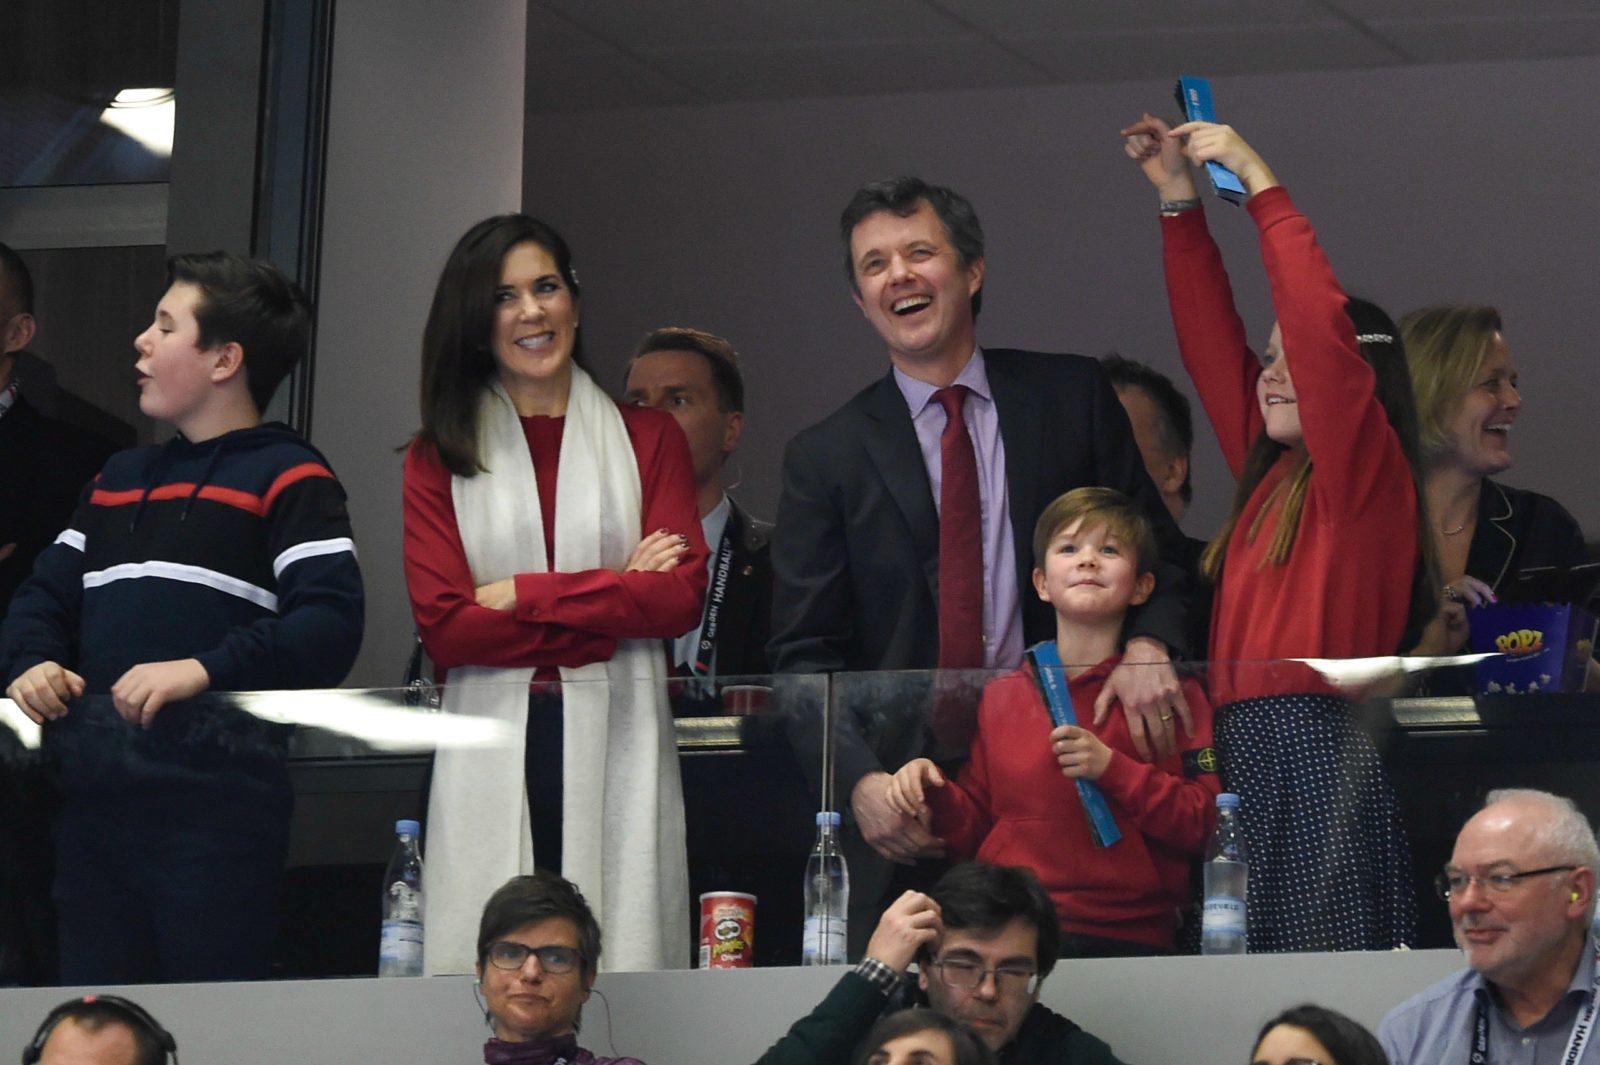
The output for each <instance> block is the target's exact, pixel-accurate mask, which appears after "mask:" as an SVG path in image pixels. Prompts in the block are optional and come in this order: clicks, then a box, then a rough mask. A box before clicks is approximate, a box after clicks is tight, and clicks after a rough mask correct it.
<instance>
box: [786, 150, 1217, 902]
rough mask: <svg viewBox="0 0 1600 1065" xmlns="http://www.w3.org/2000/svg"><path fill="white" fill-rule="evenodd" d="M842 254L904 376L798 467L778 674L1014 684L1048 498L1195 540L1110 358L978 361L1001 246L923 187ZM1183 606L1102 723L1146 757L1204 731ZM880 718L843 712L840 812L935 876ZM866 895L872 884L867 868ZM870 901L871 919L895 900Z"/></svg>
mask: <svg viewBox="0 0 1600 1065" xmlns="http://www.w3.org/2000/svg"><path fill="white" fill-rule="evenodd" d="M840 235H841V238H842V240H843V243H844V251H845V269H846V275H847V277H848V278H849V280H850V286H851V290H852V294H853V296H854V299H855V302H856V305H857V306H858V307H859V308H860V309H861V312H862V314H863V315H865V317H866V319H867V321H868V322H870V323H871V324H872V327H873V328H874V329H875V330H876V331H877V333H878V336H879V337H880V338H881V339H882V341H883V342H884V344H885V345H886V346H887V348H888V353H889V361H890V364H891V369H890V372H889V373H888V374H887V375H886V376H884V377H883V378H880V379H879V380H878V381H877V382H876V383H874V384H872V385H870V386H869V387H867V388H866V389H865V390H863V391H862V392H860V393H859V394H857V395H856V396H855V398H853V399H851V400H850V401H849V402H848V403H846V404H845V405H844V406H843V407H842V408H840V409H839V410H837V411H835V412H834V413H833V414H831V415H829V416H828V417H827V418H825V419H823V420H822V421H821V422H820V423H818V424H817V425H815V426H812V427H811V428H809V429H807V430H805V431H804V432H802V433H800V434H799V435H798V436H796V437H795V438H794V439H793V440H792V441H790V443H789V446H788V448H787V451H786V453H785V456H784V464H783V495H782V499H781V501H780V503H779V505H778V521H777V527H776V530H775V532H774V536H773V550H772V559H773V570H774V577H775V584H774V599H773V636H772V642H771V643H770V645H769V650H770V652H771V657H772V659H773V667H774V669H776V670H777V671H779V672H835V671H841V670H851V671H853V670H927V669H935V668H941V669H975V668H988V669H1011V668H1014V667H1015V666H1016V665H1017V664H1018V663H1019V662H1020V661H1021V659H1022V654H1023V651H1024V649H1025V647H1026V646H1027V645H1028V644H1031V643H1033V642H1036V641H1039V640H1043V639H1048V638H1051V637H1052V636H1053V635H1054V624H1053V619H1052V616H1051V612H1050V609H1049V606H1048V604H1046V603H1044V602H1042V601H1040V600H1039V599H1038V597H1037V596H1036V595H1034V594H1033V591H1032V587H1031V583H1030V562H1031V553H1030V548H1029V546H1028V545H1029V542H1030V537H1031V536H1032V532H1033V525H1034V521H1035V519H1036V518H1037V517H1038V515H1039V513H1040V511H1042V510H1043V509H1044V507H1045V506H1046V504H1048V503H1049V502H1050V501H1051V500H1052V499H1054V498H1055V497H1056V496H1058V495H1060V494H1061V493H1062V492H1065V491H1068V490H1070V489H1073V488H1077V487H1080V486H1083V485H1106V486H1110V487H1113V488H1117V489H1120V490H1122V491H1123V492H1126V493H1127V494H1129V495H1130V496H1132V497H1133V498H1134V499H1136V500H1138V501H1139V502H1140V504H1141V506H1142V507H1143V509H1144V510H1145V512H1146V513H1147V514H1148V515H1149V516H1150V518H1151V520H1152V521H1153V522H1154V523H1155V526H1156V529H1157V530H1158V534H1157V535H1158V540H1159V541H1160V543H1161V546H1162V550H1163V553H1165V552H1166V551H1168V550H1171V549H1175V548H1176V546H1177V545H1178V543H1179V542H1180V540H1181V534H1180V533H1179V531H1178V528H1177V526H1176V525H1175V524H1174V523H1173V521H1172V518H1171V515H1170V514H1169V513H1168V512H1167V510H1166V508H1165V507H1164V506H1163V505H1162V502H1161V497H1160V495H1159V493H1158V492H1157V491H1156V489H1155V487H1154V486H1153V485H1152V484H1151V482H1150V479H1149V476H1148V475H1147V474H1146V473H1145V469H1144V464H1143V462H1142V460H1141V458H1140V455H1139V450H1138V447H1137V445H1136V444H1135V442H1134V438H1133V433H1132V430H1131V429H1130V428H1129V425H1128V419H1127V416H1126V415H1125V414H1124V412H1123V409H1122V406H1121V405H1120V404H1119V403H1118V401H1117V397H1116V394H1115V393H1114V392H1113V390H1112V388H1111V386H1110V384H1109V383H1108V381H1107V380H1106V377H1105V375H1104V373H1103V372H1102V371H1101V369H1100V367H1099V365H1098V364H1097V363H1096V362H1095V361H1094V360H1092V359H1087V358H1083V357H1081V356H1076V355H1047V354H1041V353H1038V352H1028V351H1013V350H1006V349H996V348H989V349H982V348H980V347H979V346H978V343H977V337H976V320H977V316H978V312H979V309H980V307H981V304H982V299H983V280H984V258H983V230H982V227H981V226H980V225H979V223H978V219H977V216H976V214H975V213H974V211H973V209H972V205H971V204H970V203H968V202H967V201H966V200H965V199H964V198H963V197H961V196H960V195H959V194H957V193H955V192H953V191H951V190H949V189H946V188H941V187H939V186H934V185H929V184H927V183H925V182H923V181H921V180H919V179H917V178H896V179H892V180H888V181H880V182H874V183H872V184H869V185H866V186H864V187H862V188H861V189H860V190H858V191H857V192H856V194H855V196H854V197H853V198H852V199H851V201H850V203H849V204H848V205H847V206H846V208H845V210H844V212H843V214H842V216H841V218H840ZM1186 591H1187V580H1186V578H1185V577H1184V576H1183V574H1182V571H1181V570H1179V569H1178V568H1177V567H1173V566H1163V567H1162V568H1160V569H1159V570H1158V571H1157V591H1156V594H1155V595H1154V596H1152V597H1151V600H1150V602H1149V603H1147V604H1146V605H1145V606H1144V607H1142V608H1140V609H1139V610H1138V611H1137V612H1136V613H1134V614H1133V615H1131V616H1130V620H1129V626H1128V630H1127V633H1126V635H1127V636H1128V637H1129V638H1128V640H1127V654H1126V656H1125V658H1124V663H1123V665H1121V666H1120V667H1119V668H1118V669H1117V670H1116V672H1115V673H1113V674H1112V676H1111V678H1110V679H1109V680H1108V681H1107V685H1106V697H1105V698H1104V699H1103V700H1102V702H1101V705H1100V706H1099V707H1098V708H1097V711H1098V713H1100V714H1102V715H1103V714H1104V713H1106V712H1107V711H1108V709H1109V707H1110V702H1111V699H1112V698H1113V697H1115V698H1117V699H1119V700H1120V701H1121V703H1122V707H1123V712H1125V713H1126V714H1127V715H1128V718H1129V724H1130V727H1131V729H1132V732H1133V736H1134V738H1135V741H1136V742H1137V743H1138V745H1139V748H1140V750H1141V752H1144V751H1147V750H1150V749H1155V750H1158V751H1166V750H1170V749H1172V748H1173V745H1174V742H1175V736H1176V730H1177V728H1178V727H1180V726H1182V727H1185V728H1187V727H1188V724H1189V720H1188V707H1187V705H1186V704H1185V703H1184V701H1183V697H1182V694H1181V692H1180V691H1179V686H1178V680H1177V676H1176V673H1175V671H1174V670H1173V669H1172V667H1171V665H1170V662H1169V656H1176V655H1179V654H1182V653H1184V652H1186V651H1187V648H1186V647H1185V646H1184V641H1185V633H1186V632H1187V629H1186V617H1185V610H1184V599H1185V595H1186ZM924 701H929V702H931V701H934V700H924ZM873 709H875V708H869V707H863V706H851V707H848V708H847V709H846V711H842V712H841V715H840V717H841V720H840V722H839V737H838V755H837V760H836V763H835V766H836V767H835V777H834V779H835V794H836V795H837V796H838V798H839V800H840V803H841V805H843V806H845V807H846V808H847V809H848V810H849V811H850V812H851V813H852V814H853V820H854V823H855V824H856V826H857V827H858V828H859V830H860V833H861V836H862V837H863V838H864V839H865V840H866V842H867V843H869V844H871V846H872V848H873V849H874V850H875V851H877V852H878V854H880V855H882V856H883V857H884V858H888V859H890V860H893V861H897V862H901V863H909V862H912V861H914V860H915V859H917V858H919V857H932V856H936V855H938V854H939V853H940V852H941V850H942V844H941V843H940V841H939V840H938V839H936V838H935V837H933V836H932V835H930V834H929V832H928V831H927V829H926V827H925V826H923V825H921V824H919V823H918V822H916V821H915V820H912V819H910V818H906V817H904V816H901V815H899V814H896V813H894V812H893V811H892V810H891V809H890V808H889V806H888V804H887V801H886V789H887V785H888V780H889V776H888V773H887V772H886V770H891V771H892V770H893V769H895V768H897V765H893V764H892V765H885V764H884V762H885V758H884V753H883V752H881V751H875V750H874V749H873V748H872V747H871V746H870V745H869V744H868V743H867V741H866V740H865V739H864V738H863V729H862V726H863V721H862V720H860V719H858V717H859V716H861V715H864V714H866V713H867V712H868V711H870V710H873ZM809 716H811V715H804V717H806V718H809ZM814 725H815V722H811V721H809V720H808V719H807V720H802V719H797V721H796V723H795V742H796V746H797V748H798V749H799V751H800V756H801V758H802V760H804V761H810V760H812V758H811V754H812V751H813V750H814V751H815V753H816V755H817V758H816V760H818V761H820V745H819V744H818V742H817V740H816V737H814V736H812V735H810V732H811V731H812V728H813V726H814ZM902 753H906V752H904V751H897V752H895V753H894V754H893V755H892V757H893V758H897V757H899V756H900V754H902ZM910 753H920V752H915V751H913V752H910ZM808 768H809V767H808ZM852 878H853V879H857V880H858V881H859V880H860V879H863V878H861V877H859V876H858V875H857V873H856V869H855V867H852ZM863 886H865V885H863ZM856 894H858V895H860V896H868V897H864V898H862V901H863V902H875V901H876V897H877V895H878V891H877V889H876V888H870V889H868V890H866V891H860V890H858V892H857V893H856Z"/></svg>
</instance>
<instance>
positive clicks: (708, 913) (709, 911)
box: [700, 891, 756, 969]
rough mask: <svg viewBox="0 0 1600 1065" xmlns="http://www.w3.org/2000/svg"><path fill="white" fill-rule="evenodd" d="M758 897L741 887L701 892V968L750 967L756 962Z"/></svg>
mask: <svg viewBox="0 0 1600 1065" xmlns="http://www.w3.org/2000/svg"><path fill="white" fill-rule="evenodd" d="M755 948H756V897H755V896H754V895H746V894H745V893H744V892H742V891H708V892H706V893H705V894H704V895H701V896H700V968H702V969H748V968H750V966H751V965H753V964H755Z"/></svg>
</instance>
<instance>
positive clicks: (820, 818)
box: [817, 810, 839, 828]
mask: <svg viewBox="0 0 1600 1065" xmlns="http://www.w3.org/2000/svg"><path fill="white" fill-rule="evenodd" d="M823 825H831V826H833V827H834V828H838V827H839V811H837V810H821V811H819V812H818V813H817V827H818V828H821V827H822V826H823Z"/></svg>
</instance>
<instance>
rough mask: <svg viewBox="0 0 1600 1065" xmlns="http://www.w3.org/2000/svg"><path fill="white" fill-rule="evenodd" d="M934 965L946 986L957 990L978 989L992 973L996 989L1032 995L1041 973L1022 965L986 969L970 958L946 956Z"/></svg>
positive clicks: (970, 990) (969, 990) (968, 990)
mask: <svg viewBox="0 0 1600 1065" xmlns="http://www.w3.org/2000/svg"><path fill="white" fill-rule="evenodd" d="M933 967H934V968H935V969H938V970H939V979H940V980H942V981H944V986H946V987H949V988H953V989H954V990H956V991H967V992H972V991H976V990H978V988H979V987H981V986H982V985H983V980H984V977H986V976H988V975H990V974H991V973H992V974H994V989H995V990H996V991H999V992H1006V991H1017V990H1021V991H1024V992H1026V993H1027V994H1030V995H1031V994H1033V992H1034V990H1035V989H1036V988H1037V987H1038V986H1039V974H1038V973H1037V972H1036V971H1034V970H1033V969H1029V968H1027V967H1025V966H1021V965H1001V966H998V967H996V968H993V969H985V968H984V967H983V966H982V965H981V964H979V963H978V962H976V961H973V960H972V959H970V958H946V959H945V960H944V961H936V962H934V963H933Z"/></svg>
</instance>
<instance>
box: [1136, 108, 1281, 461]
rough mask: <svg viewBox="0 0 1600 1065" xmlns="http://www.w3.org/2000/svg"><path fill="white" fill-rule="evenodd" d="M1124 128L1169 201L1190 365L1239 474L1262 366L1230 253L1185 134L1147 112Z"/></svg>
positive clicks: (1176, 311)
mask: <svg viewBox="0 0 1600 1065" xmlns="http://www.w3.org/2000/svg"><path fill="white" fill-rule="evenodd" d="M1180 128H1181V127H1180ZM1122 134H1123V137H1124V138H1125V139H1124V151H1125V152H1126V153H1127V155H1128V156H1129V157H1130V158H1132V159H1134V160H1135V161H1137V162H1138V163H1139V164H1140V167H1141V169H1142V170H1143V171H1144V174H1145V177H1146V178H1147V179H1149V181H1150V183H1151V184H1152V185H1153V186H1154V187H1155V189H1156V193H1157V197H1158V200H1159V204H1160V207H1161V235H1162V261H1163V265H1164V268H1165V271H1166V279H1167V300H1168V303H1169V304H1170V306H1171V310H1172V324H1173V328H1174V330H1175V331H1176V333H1177V337H1178V350H1179V352H1180V354H1182V356H1183V365H1184V369H1186V370H1187V371H1188V373H1189V377H1190V379H1191V380H1193V381H1194V385H1195V390H1196V391H1197V392H1198V393H1199V395H1200V402H1201V404H1202V405H1204V407H1205V409H1206V414H1207V416H1208V417H1209V418H1210V419H1211V426H1212V429H1213V430H1214V431H1215V433H1216V434H1217V442H1218V444H1219V445H1220V446H1221V448H1222V455H1223V458H1224V459H1226V460H1227V463H1228V467H1229V469H1230V470H1231V471H1232V472H1233V474H1234V476H1235V477H1237V476H1239V474H1240V472H1241V471H1242V470H1243V467H1244V458H1245V454H1246V453H1247V452H1248V451H1249V450H1250V445H1251V443H1252V442H1253V441H1254V440H1255V438H1256V436H1257V434H1258V433H1259V432H1260V430H1261V416H1260V413H1259V410H1258V408H1257V406H1256V395H1255V389H1256V378H1257V377H1258V376H1259V375H1260V372H1261V370H1260V366H1259V365H1258V364H1257V362H1256V358H1255V355H1254V354H1253V353H1252V352H1251V350H1250V345H1249V343H1248V341H1247V340H1246V333H1245V327H1244V322H1243V321H1242V320H1241V319H1240V318H1239V314H1238V312H1237V311H1236V310H1235V309H1234V304H1233V289H1232V287H1231V286H1230V285H1229V283H1228V274H1227V271H1226V270H1225V269H1224V267H1223V265H1222V253H1221V251H1220V250H1218V248H1217V245H1216V242H1215V241H1213V240H1212V239H1211V233H1210V231H1209V230H1208V229H1207V228H1206V220H1205V212H1204V210H1202V209H1201V207H1200V200H1199V192H1198V190H1197V188H1196V186H1195V181H1194V178H1193V176H1192V175H1191V173H1190V171H1189V167H1188V162H1187V161H1186V159H1185V156H1184V154H1183V148H1182V143H1181V139H1180V137H1179V135H1178V133H1177V132H1176V131H1175V130H1174V129H1172V128H1171V127H1170V126H1168V125H1167V123H1165V122H1163V121H1162V120H1161V119H1159V118H1156V117H1155V116H1153V115H1149V114H1146V115H1145V116H1144V117H1143V118H1141V119H1140V120H1139V121H1138V122H1136V123H1134V124H1133V125H1131V126H1128V127H1127V128H1125V129H1124V130H1123V131H1122Z"/></svg>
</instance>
